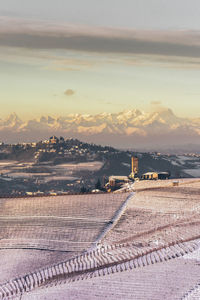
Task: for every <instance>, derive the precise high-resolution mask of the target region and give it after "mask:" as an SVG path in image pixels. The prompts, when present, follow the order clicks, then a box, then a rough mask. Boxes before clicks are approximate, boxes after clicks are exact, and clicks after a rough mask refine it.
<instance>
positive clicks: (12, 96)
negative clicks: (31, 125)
mask: <svg viewBox="0 0 200 300" xmlns="http://www.w3.org/2000/svg"><path fill="white" fill-rule="evenodd" d="M199 15H200V2H199V0H190V1H188V0H168V1H167V0H101V1H99V0H84V1H83V0H73V1H69V0H56V1H55V0H40V1H39V0H34V1H32V0H2V1H1V2H0V78H1V81H0V82H1V84H0V85H1V88H0V104H1V110H0V118H5V117H6V116H7V115H9V114H10V113H13V112H15V113H17V114H18V115H19V116H20V117H21V118H23V119H29V118H34V117H39V116H41V115H51V116H60V115H61V116H64V115H65V114H69V113H82V114H88V113H89V114H97V113H100V112H111V113H115V112H119V111H123V110H127V109H135V108H137V109H140V110H144V111H148V110H151V109H156V106H157V105H158V106H159V107H160V106H163V107H169V108H171V109H172V110H173V111H174V112H175V113H176V114H177V115H178V116H180V117H189V118H197V117H199V111H200V101H199V98H200V18H199Z"/></svg>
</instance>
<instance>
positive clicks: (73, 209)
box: [0, 179, 200, 300]
mask: <svg viewBox="0 0 200 300" xmlns="http://www.w3.org/2000/svg"><path fill="white" fill-rule="evenodd" d="M134 188H135V191H134V193H120V194H99V195H82V196H81V195H80V196H69V195H68V196H59V197H57V196H56V197H49V198H21V199H1V206H2V210H1V213H0V214H1V215H0V225H1V226H0V230H1V240H0V249H1V250H0V251H1V258H3V259H1V261H0V269H1V274H0V281H1V285H0V299H1V300H6V299H27V300H28V299H33V300H34V299H35V300H36V299H41V300H43V299H52V300H56V299H61V300H62V299H70V300H74V299H83V300H86V299H142V300H146V299H149V300H150V299H169V300H171V299H200V288H199V287H200V230H199V229H200V180H199V179H193V180H182V181H179V184H178V186H177V185H176V186H174V185H173V181H170V180H169V181H165V182H160V181H157V182H146V183H145V185H142V183H141V182H138V183H136V184H135V187H134Z"/></svg>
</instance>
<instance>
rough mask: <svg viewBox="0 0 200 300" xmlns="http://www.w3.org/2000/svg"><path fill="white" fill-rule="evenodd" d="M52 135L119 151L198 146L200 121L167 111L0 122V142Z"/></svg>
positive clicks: (69, 115)
mask: <svg viewBox="0 0 200 300" xmlns="http://www.w3.org/2000/svg"><path fill="white" fill-rule="evenodd" d="M52 134H55V135H63V136H64V137H65V138H68V137H76V138H80V139H82V140H86V141H89V142H95V143H102V144H110V145H113V146H117V147H132V146H134V144H136V143H137V146H138V145H139V144H140V145H141V146H144V145H146V146H147V145H153V144H156V145H159V144H160V143H162V144H163V145H173V144H174V143H178V144H185V143H195V144H199V143H200V142H199V141H198V139H199V137H200V118H197V119H189V118H180V117H177V116H176V115H175V114H174V113H173V112H172V110H171V109H168V108H165V109H161V110H159V111H155V112H151V113H147V112H142V111H140V110H137V109H136V110H128V111H123V112H119V113H113V114H112V113H100V114H96V115H89V114H87V115H86V114H67V115H66V116H65V117H57V118H53V117H51V116H42V117H40V118H39V119H32V120H28V121H26V122H25V121H23V120H21V119H20V118H19V117H18V116H17V115H16V114H15V113H12V114H11V115H9V116H8V117H7V118H6V119H1V120H0V140H3V141H5V142H16V141H22V140H23V141H33V140H39V139H43V138H47V137H49V136H50V135H52ZM135 146H136V145H135Z"/></svg>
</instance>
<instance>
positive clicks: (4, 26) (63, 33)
mask: <svg viewBox="0 0 200 300" xmlns="http://www.w3.org/2000/svg"><path fill="white" fill-rule="evenodd" d="M0 46H8V47H20V48H27V49H66V50H73V51H74V50H75V51H84V52H93V53H101V54H109V53H116V54H120V53H122V54H142V55H155V56H167V57H188V58H200V32H199V31H184V30H182V31H180V30H179V31H153V30H151V31H150V30H149V31H145V30H133V29H120V28H119V29H113V28H103V27H89V26H75V25H72V24H57V23H55V24H53V23H48V22H38V21H37V22H36V21H28V20H23V19H17V18H8V17H1V18H0Z"/></svg>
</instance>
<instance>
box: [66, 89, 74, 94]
mask: <svg viewBox="0 0 200 300" xmlns="http://www.w3.org/2000/svg"><path fill="white" fill-rule="evenodd" d="M64 94H65V95H66V96H73V95H74V94H75V91H74V90H72V89H68V90H66V91H65V92H64Z"/></svg>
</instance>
